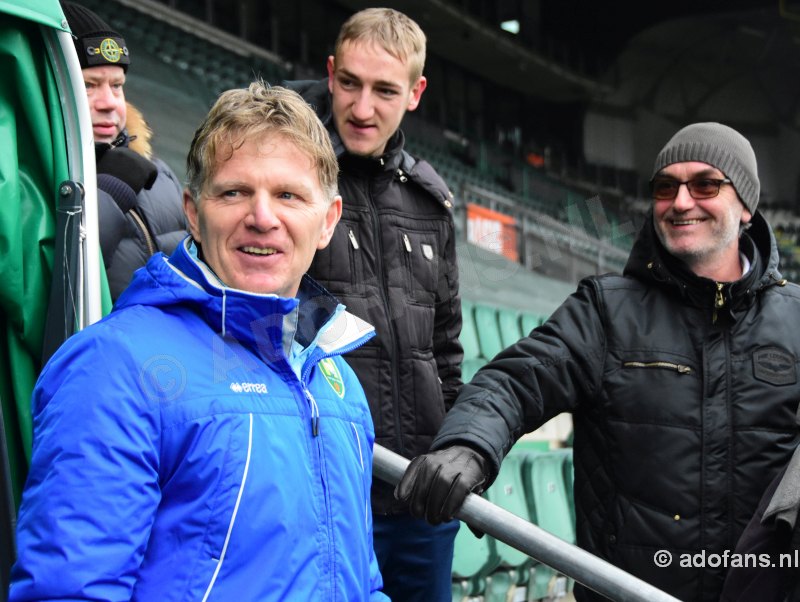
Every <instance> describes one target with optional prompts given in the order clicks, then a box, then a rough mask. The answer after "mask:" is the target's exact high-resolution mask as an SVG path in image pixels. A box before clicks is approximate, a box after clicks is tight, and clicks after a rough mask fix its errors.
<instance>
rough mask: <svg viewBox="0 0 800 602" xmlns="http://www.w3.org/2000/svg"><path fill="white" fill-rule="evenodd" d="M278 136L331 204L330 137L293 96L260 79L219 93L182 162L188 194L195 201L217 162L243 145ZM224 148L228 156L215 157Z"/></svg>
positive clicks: (334, 188) (333, 168)
mask: <svg viewBox="0 0 800 602" xmlns="http://www.w3.org/2000/svg"><path fill="white" fill-rule="evenodd" d="M265 135H273V136H281V137H283V138H285V139H287V140H288V141H289V142H291V143H293V144H294V145H295V146H296V147H297V148H298V149H299V150H300V152H301V153H303V154H304V155H307V156H308V158H309V159H311V162H312V163H313V165H314V168H315V169H316V170H317V176H318V178H319V183H320V186H321V187H322V192H323V194H324V195H325V197H326V198H327V199H328V200H329V201H333V198H334V197H335V196H336V195H337V178H338V174H339V168H338V165H337V162H336V154H335V153H334V152H333V147H332V146H331V142H330V139H329V138H328V132H327V131H326V130H325V126H323V125H322V122H320V120H319V118H318V117H317V115H316V114H315V113H314V110H313V109H312V108H311V107H309V106H308V104H306V102H305V101H304V100H303V99H302V98H301V97H300V95H299V94H297V92H294V91H292V90H288V89H286V88H282V87H280V86H271V87H270V86H269V84H266V83H264V82H263V81H261V80H258V81H255V82H253V83H251V84H250V86H249V87H248V88H246V89H235V90H228V91H227V92H223V93H222V94H221V95H220V96H219V98H218V99H217V101H216V102H215V103H214V106H213V107H211V110H210V111H209V113H208V115H207V116H206V118H205V121H203V123H202V124H201V125H200V127H199V128H198V129H197V131H196V132H195V134H194V139H193V140H192V144H191V146H190V147H189V155H188V156H187V158H186V173H187V180H188V184H187V186H188V188H189V194H191V195H192V198H193V199H194V200H195V202H197V200H198V199H199V198H200V193H201V191H202V190H203V186H205V184H206V182H208V181H209V180H210V179H211V178H212V177H213V176H214V171H215V169H216V167H217V163H218V161H225V160H228V159H230V157H231V156H232V155H233V152H234V151H235V150H236V149H237V148H239V147H241V146H242V144H244V143H245V142H246V141H247V140H249V139H252V138H255V137H257V136H265ZM222 149H225V150H227V151H228V153H229V154H228V156H227V157H220V156H218V153H219V152H220V151H221V150H222Z"/></svg>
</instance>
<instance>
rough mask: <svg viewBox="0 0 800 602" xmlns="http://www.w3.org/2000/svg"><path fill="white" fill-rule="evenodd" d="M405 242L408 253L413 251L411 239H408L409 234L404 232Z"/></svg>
mask: <svg viewBox="0 0 800 602" xmlns="http://www.w3.org/2000/svg"><path fill="white" fill-rule="evenodd" d="M403 242H404V243H405V245H406V253H411V241H410V240H408V234H403Z"/></svg>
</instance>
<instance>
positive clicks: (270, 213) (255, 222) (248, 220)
mask: <svg viewBox="0 0 800 602" xmlns="http://www.w3.org/2000/svg"><path fill="white" fill-rule="evenodd" d="M275 209H276V205H275V201H274V200H273V199H272V197H270V195H268V194H266V193H258V194H255V195H253V198H252V202H251V203H250V211H249V212H248V213H247V216H246V217H245V225H246V226H247V227H248V228H252V229H254V230H257V231H259V232H266V231H268V230H271V229H272V228H276V227H278V226H279V225H280V223H281V221H280V219H279V218H278V215H277V213H276V212H275Z"/></svg>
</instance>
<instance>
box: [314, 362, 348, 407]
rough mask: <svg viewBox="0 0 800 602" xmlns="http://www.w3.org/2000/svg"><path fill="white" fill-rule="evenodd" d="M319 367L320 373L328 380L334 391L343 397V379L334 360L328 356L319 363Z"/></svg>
mask: <svg viewBox="0 0 800 602" xmlns="http://www.w3.org/2000/svg"><path fill="white" fill-rule="evenodd" d="M319 369H320V370H322V375H323V376H324V377H325V380H327V381H328V384H329V385H330V386H331V389H333V391H334V393H336V394H337V395H338V396H339V397H342V398H344V381H343V380H342V375H341V373H340V372H339V368H337V367H336V364H335V363H334V361H333V360H332V359H331V358H329V357H328V358H325V359H324V360H322V361H321V362H320V363H319Z"/></svg>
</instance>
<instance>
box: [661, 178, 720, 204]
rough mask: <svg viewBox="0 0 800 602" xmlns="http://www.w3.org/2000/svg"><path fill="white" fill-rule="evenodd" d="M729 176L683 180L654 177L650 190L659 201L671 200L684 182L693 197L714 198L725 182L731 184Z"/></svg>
mask: <svg viewBox="0 0 800 602" xmlns="http://www.w3.org/2000/svg"><path fill="white" fill-rule="evenodd" d="M730 183H731V181H730V180H729V179H728V178H723V179H721V180H719V179H715V178H697V179H694V180H686V181H685V182H681V181H680V180H675V179H674V178H660V177H659V178H653V179H652V180H651V181H650V191H651V192H652V193H653V198H654V199H655V200H657V201H671V200H672V199H674V198H675V197H676V196H678V190H679V189H680V187H681V186H682V185H684V184H686V188H687V189H688V190H689V194H690V195H691V197H692V198H693V199H713V198H714V197H715V196H717V195H718V194H719V188H720V186H722V185H723V184H730Z"/></svg>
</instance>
